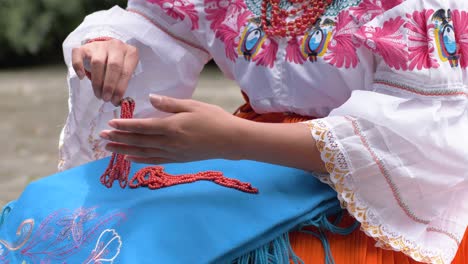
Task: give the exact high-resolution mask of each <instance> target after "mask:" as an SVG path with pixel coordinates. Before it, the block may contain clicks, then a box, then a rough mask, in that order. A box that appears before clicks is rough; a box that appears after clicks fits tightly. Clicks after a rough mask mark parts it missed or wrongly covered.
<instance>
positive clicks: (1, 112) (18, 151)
mask: <svg viewBox="0 0 468 264" xmlns="http://www.w3.org/2000/svg"><path fill="white" fill-rule="evenodd" d="M194 98H195V99H198V100H201V101H205V102H208V103H214V104H218V105H220V106H222V107H223V108H225V109H226V110H228V111H229V112H233V111H234V110H235V109H236V108H237V107H238V106H239V105H240V104H241V103H242V99H241V96H240V93H239V91H238V88H237V87H236V85H235V84H234V83H233V82H231V81H228V80H226V79H225V78H224V77H223V76H222V74H221V73H220V72H219V71H218V70H217V69H215V68H207V69H205V71H204V72H203V74H202V76H201V79H200V82H199V85H198V88H197V90H196V93H195V95H194ZM66 114H67V85H66V69H65V67H64V66H49V67H41V68H34V69H25V70H11V71H10V70H2V71H0V120H1V121H0V146H2V148H1V150H2V151H0V208H1V206H3V205H4V204H5V203H6V202H8V201H10V200H12V199H16V198H17V197H18V195H20V193H21V191H22V190H23V189H24V187H25V186H26V185H27V184H28V182H30V181H31V180H34V179H38V178H40V177H43V176H47V175H50V174H52V173H54V172H55V171H56V166H57V143H58V137H59V133H60V130H61V128H62V126H63V123H64V121H65V118H66Z"/></svg>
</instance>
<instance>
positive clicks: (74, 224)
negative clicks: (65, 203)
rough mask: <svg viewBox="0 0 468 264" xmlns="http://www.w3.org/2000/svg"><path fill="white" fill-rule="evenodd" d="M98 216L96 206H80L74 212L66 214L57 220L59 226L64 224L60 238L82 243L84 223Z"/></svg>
mask: <svg viewBox="0 0 468 264" xmlns="http://www.w3.org/2000/svg"><path fill="white" fill-rule="evenodd" d="M95 217H96V213H95V208H89V209H85V208H79V209H77V210H76V211H75V212H74V213H73V214H71V215H66V216H64V217H63V218H61V219H60V220H59V221H57V225H58V226H62V227H63V229H62V231H60V233H59V235H58V237H59V239H61V240H63V239H73V241H74V242H75V244H76V245H80V244H81V243H82V240H83V225H84V224H85V223H87V222H89V221H90V220H92V219H94V218H95Z"/></svg>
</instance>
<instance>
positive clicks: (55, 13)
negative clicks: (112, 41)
mask: <svg viewBox="0 0 468 264" xmlns="http://www.w3.org/2000/svg"><path fill="white" fill-rule="evenodd" d="M114 5H120V6H121V7H125V6H126V0H71V1H63V0H0V47H1V48H0V64H6V63H7V61H8V62H9V63H12V59H13V61H14V60H15V59H17V60H21V58H28V59H33V58H39V57H40V58H45V57H47V56H49V55H52V57H59V56H57V55H60V53H61V43H62V42H63V40H64V39H65V37H66V36H67V35H68V34H69V33H70V32H71V31H73V29H75V28H76V27H77V26H78V25H79V24H80V22H81V21H82V20H83V18H84V17H85V16H86V15H87V14H89V13H92V12H94V11H97V10H103V9H108V8H110V7H112V6H114Z"/></svg>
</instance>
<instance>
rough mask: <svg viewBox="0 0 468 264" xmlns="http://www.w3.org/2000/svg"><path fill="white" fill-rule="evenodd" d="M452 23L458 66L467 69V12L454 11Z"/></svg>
mask: <svg viewBox="0 0 468 264" xmlns="http://www.w3.org/2000/svg"><path fill="white" fill-rule="evenodd" d="M452 21H453V26H454V29H455V39H456V40H457V44H458V47H459V56H460V66H461V67H462V68H467V67H468V12H467V11H460V10H454V11H453V12H452Z"/></svg>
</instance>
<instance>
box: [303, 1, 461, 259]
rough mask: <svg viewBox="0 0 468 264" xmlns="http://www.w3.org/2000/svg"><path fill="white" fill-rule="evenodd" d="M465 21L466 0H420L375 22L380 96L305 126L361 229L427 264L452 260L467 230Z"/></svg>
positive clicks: (362, 95) (371, 32)
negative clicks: (307, 127)
mask: <svg viewBox="0 0 468 264" xmlns="http://www.w3.org/2000/svg"><path fill="white" fill-rule="evenodd" d="M467 23H468V4H467V3H466V1H431V2H430V3H429V1H423V0H408V1H406V2H404V3H403V4H401V5H400V6H398V7H396V8H394V9H392V10H389V11H387V12H386V13H385V14H384V15H382V16H380V17H378V18H376V19H375V20H373V21H371V22H369V24H367V25H365V26H364V27H363V28H362V29H361V32H360V33H359V34H358V36H357V37H358V38H360V39H361V40H362V41H363V43H365V45H366V46H368V48H370V49H371V50H372V51H373V52H374V53H375V54H376V63H377V67H376V72H375V73H374V84H373V89H372V90H371V91H354V92H353V93H352V96H351V98H350V99H349V100H348V101H347V102H346V103H345V104H344V105H342V106H341V107H339V108H338V109H335V110H334V111H332V113H331V114H330V115H329V116H328V117H326V118H323V119H318V120H314V121H309V122H308V125H309V127H310V129H311V132H312V136H313V137H314V139H315V141H316V144H317V147H318V149H319V151H320V152H321V157H322V159H323V161H324V162H325V164H326V168H327V170H328V172H329V176H321V179H322V180H323V181H325V182H327V183H328V184H330V185H331V186H332V187H333V188H334V189H335V190H336V191H337V193H338V198H339V199H340V201H341V202H342V206H343V207H345V208H346V209H347V210H348V211H349V212H350V213H351V214H352V215H353V216H354V217H355V218H356V219H357V220H358V221H359V222H360V223H361V228H362V230H363V231H364V232H365V233H366V234H367V235H369V236H371V237H373V238H375V239H376V241H377V246H380V247H383V248H387V249H393V250H396V251H402V252H404V253H405V254H407V255H409V256H410V257H412V258H413V259H415V260H417V261H422V262H426V263H450V262H451V261H452V259H453V258H454V256H455V254H456V252H457V249H458V247H459V245H460V242H461V239H462V237H463V235H464V233H465V230H466V228H467V224H468V204H467V202H466V201H468V139H467V134H468V89H467V87H468V79H467V78H466V76H468V71H467V66H468V63H467V61H466V57H463V54H468V53H466V52H468V46H467V44H466V43H468V41H467V40H468V38H467V36H468V34H467V33H468V27H467ZM444 27H445V29H444ZM443 30H445V31H444V32H445V33H444V32H442V31H443ZM453 30H454V31H455V32H454V33H453ZM450 31H452V32H450ZM443 34H446V36H444V35H443ZM451 40H453V42H451V43H450V41H451ZM443 41H445V43H443ZM443 45H446V46H445V47H444V46H443ZM449 45H455V47H453V46H449ZM450 52H452V54H450Z"/></svg>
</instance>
